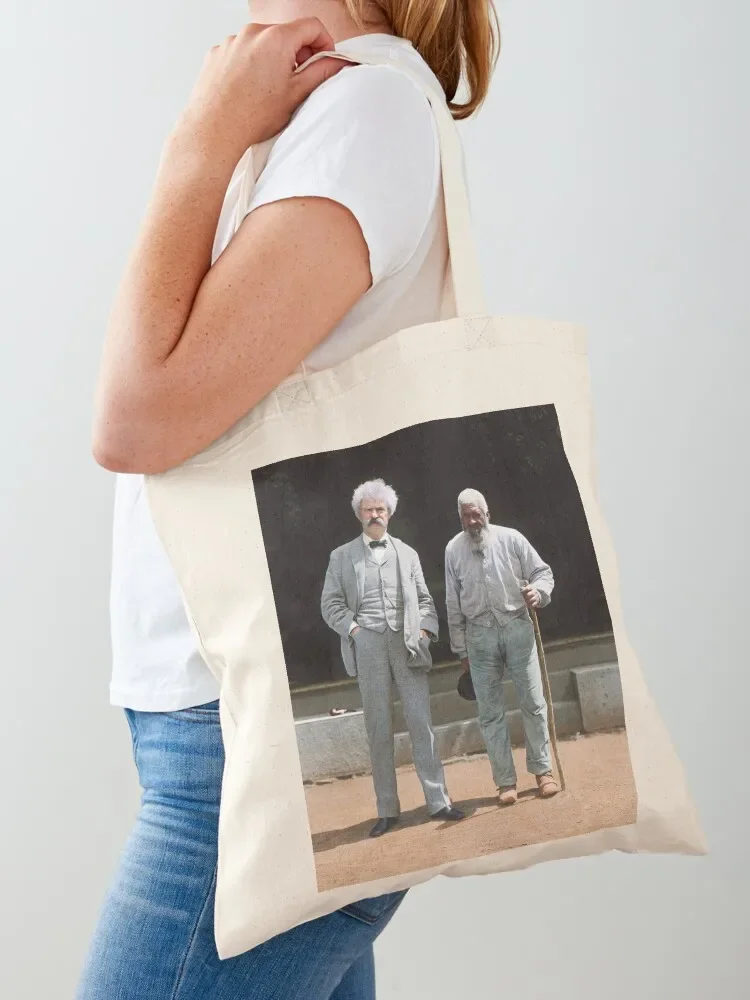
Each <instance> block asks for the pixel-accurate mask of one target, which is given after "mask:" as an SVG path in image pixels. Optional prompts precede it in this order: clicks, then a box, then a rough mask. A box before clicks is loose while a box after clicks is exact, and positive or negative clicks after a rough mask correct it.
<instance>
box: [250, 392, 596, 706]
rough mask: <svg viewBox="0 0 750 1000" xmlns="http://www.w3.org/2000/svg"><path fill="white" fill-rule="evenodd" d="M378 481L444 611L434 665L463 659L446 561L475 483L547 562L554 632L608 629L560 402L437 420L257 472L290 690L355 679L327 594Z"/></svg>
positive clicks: (549, 628) (549, 633)
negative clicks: (451, 627)
mask: <svg viewBox="0 0 750 1000" xmlns="http://www.w3.org/2000/svg"><path fill="white" fill-rule="evenodd" d="M384 405H386V404H385V403H384ZM378 478H380V479H384V480H385V481H386V483H388V484H389V485H391V486H393V488H394V489H395V491H396V493H397V494H398V497H399V502H398V507H397V510H396V513H395V515H394V516H393V519H392V521H391V523H390V525H389V531H390V532H391V533H392V534H393V535H395V536H396V537H397V538H400V539H401V540H402V541H404V542H406V543H407V544H409V545H411V546H412V547H413V548H415V549H416V550H417V552H418V553H419V557H420V560H421V563H422V568H423V570H424V575H425V579H426V581H427V585H428V587H429V589H430V592H431V594H432V597H433V599H434V601H435V604H436V606H437V611H438V615H439V618H440V639H439V642H438V643H437V644H435V645H434V646H433V647H432V651H433V660H434V662H435V663H436V664H439V663H445V662H448V661H452V660H455V656H454V655H453V654H452V653H451V650H450V644H449V642H448V626H447V623H446V620H445V580H444V569H443V558H444V553H445V546H446V544H447V543H448V541H449V540H450V539H451V538H452V537H453V536H454V535H455V534H457V532H458V531H460V530H461V525H460V522H459V519H458V510H457V506H456V501H457V497H458V494H459V493H460V492H461V490H462V489H465V488H466V487H473V488H474V489H477V490H480V491H481V492H482V493H483V494H484V496H485V498H486V500H487V504H488V506H489V509H490V515H491V519H492V521H493V523H495V524H502V525H505V526H507V527H511V528H516V529H518V531H520V532H521V533H522V534H524V535H525V536H526V537H527V538H528V540H529V541H530V542H531V544H532V545H533V546H534V548H535V549H536V550H537V552H538V553H539V555H540V556H541V557H542V559H544V560H545V561H546V562H548V563H549V564H550V566H551V568H552V572H553V574H554V576H555V590H554V593H553V595H552V603H551V604H550V605H549V606H548V607H546V608H544V609H543V610H542V611H541V612H540V615H539V618H540V625H541V627H542V629H543V632H544V636H545V638H546V639H550V640H552V639H569V638H573V637H578V636H587V635H593V634H597V633H602V632H609V631H610V630H611V628H612V626H611V621H610V617H609V611H608V609H607V602H606V599H605V596H604V590H603V587H602V581H601V577H600V575H599V568H598V566H597V562H596V556H595V554H594V549H593V545H592V542H591V536H590V534H589V529H588V525H587V523H586V518H585V516H584V511H583V505H582V503H581V499H580V495H579V493H578V487H577V486H576V483H575V480H574V478H573V473H572V471H571V469H570V465H569V464H568V460H567V457H566V455H565V451H564V449H563V444H562V438H561V436H560V428H559V424H558V421H557V415H556V413H555V408H554V406H552V405H549V406H532V407H523V408H520V409H515V410H499V411H496V412H493V413H483V414H479V415H476V416H468V417H458V418H451V419H448V420H436V421H432V422H430V423H425V424H419V425H416V426H413V427H408V428H406V429H404V430H400V431H396V432H395V433H393V434H388V435H386V436H385V437H382V438H379V439H378V440H377V441H372V442H370V443H369V444H365V445H359V446H357V447H355V448H345V449H343V450H341V451H332V452H322V453H320V454H317V455H306V456H303V457H301V458H294V459H289V460H287V461H284V462H277V463H274V464H273V465H267V466H265V467H264V468H262V469H257V470H255V472H254V473H253V483H254V486H255V492H256V497H257V504H258V510H259V514H260V521H261V527H262V531H263V540H264V544H265V548H266V556H267V559H268V565H269V568H270V573H271V583H272V587H273V592H274V599H275V602H276V613H277V616H278V621H279V626H280V630H281V637H282V643H283V647H284V656H285V659H286V666H287V672H288V676H289V682H290V684H291V685H292V687H299V686H303V685H308V684H316V683H324V682H326V681H333V680H339V679H341V678H343V677H345V676H346V674H345V671H344V667H343V664H342V662H341V655H340V640H339V637H338V636H337V635H336V634H335V633H334V632H333V631H332V630H331V629H329V628H328V626H327V625H326V624H325V623H324V621H323V619H322V618H321V615H320V595H321V591H322V588H323V579H324V577H325V572H326V568H327V566H328V558H329V555H330V553H331V551H332V550H333V549H335V548H336V547H337V546H339V545H342V544H343V543H344V542H348V541H351V539H353V538H355V537H356V536H357V535H358V534H361V530H362V529H361V525H360V524H359V522H358V521H357V520H356V518H355V516H354V513H353V511H352V508H351V496H352V493H353V492H354V490H355V489H356V487H357V486H358V485H359V484H360V483H361V482H364V481H365V480H367V479H378Z"/></svg>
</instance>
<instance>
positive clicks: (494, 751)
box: [466, 615, 552, 788]
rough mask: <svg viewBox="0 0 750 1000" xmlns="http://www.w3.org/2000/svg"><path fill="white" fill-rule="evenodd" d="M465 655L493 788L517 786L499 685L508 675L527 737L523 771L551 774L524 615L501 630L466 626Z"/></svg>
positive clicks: (530, 632) (540, 691)
mask: <svg viewBox="0 0 750 1000" xmlns="http://www.w3.org/2000/svg"><path fill="white" fill-rule="evenodd" d="M466 650H467V653H468V655H469V667H470V668H471V679H472V682H473V684H474V691H475V692H476V696H477V708H478V714H479V728H480V729H481V731H482V737H483V739H484V743H485V746H486V747H487V756H488V757H489V758H490V765H491V767H492V776H493V778H494V779H495V784H496V785H497V787H498V788H507V787H508V786H510V785H515V783H516V768H515V765H514V763H513V753H512V750H511V744H510V734H509V733H508V723H507V720H506V718H505V698H504V695H503V681H504V679H505V671H506V670H507V671H508V674H509V675H510V679H511V680H512V681H513V686H514V687H515V689H516V694H517V695H518V701H519V704H520V706H521V720H522V722H523V730H524V735H525V737H526V767H527V768H528V770H529V771H530V772H531V773H532V774H549V773H550V771H551V770H552V761H551V760H550V743H549V729H548V726H547V702H546V701H545V699H544V687H543V685H542V672H541V668H540V666H539V657H538V656H537V651H536V639H535V637H534V626H533V624H532V622H531V619H530V618H529V617H528V616H527V615H524V616H520V617H518V618H512V619H511V620H510V621H509V622H508V623H507V625H502V626H501V625H498V624H497V622H494V623H493V624H492V625H489V626H486V625H476V624H472V623H471V622H469V624H468V625H467V628H466Z"/></svg>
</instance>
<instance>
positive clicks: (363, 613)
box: [321, 479, 464, 837]
mask: <svg viewBox="0 0 750 1000" xmlns="http://www.w3.org/2000/svg"><path fill="white" fill-rule="evenodd" d="M397 503H398V497H397V496H396V493H395V491H394V489H393V488H392V487H391V486H387V485H386V483H384V482H383V480H382V479H375V480H371V481H369V482H366V483H362V484H361V485H360V486H358V487H357V489H356V490H355V491H354V496H353V497H352V509H353V511H354V514H355V516H356V517H357V519H358V520H359V521H360V522H361V524H362V532H361V533H360V534H359V535H357V537H356V538H355V539H353V541H351V542H347V543H346V545H342V546H340V547H339V548H337V549H335V550H334V551H333V552H332V553H331V558H330V561H329V564H328V571H327V573H326V579H325V584H324V586H323V595H322V597H321V612H322V615H323V619H324V621H325V622H326V624H327V625H328V626H329V627H330V628H332V629H333V630H334V631H335V632H337V633H338V634H339V635H340V636H341V655H342V659H343V661H344V666H345V668H346V671H347V673H348V674H349V675H350V676H351V677H356V678H357V683H358V684H359V690H360V693H361V695H362V708H363V711H364V721H365V730H366V732H367V740H368V745H369V750H370V760H371V762H372V780H373V784H374V786H375V796H376V798H377V806H378V821H377V822H376V824H375V826H374V827H373V828H372V830H371V831H370V836H371V837H380V836H382V835H383V834H384V833H387V832H388V831H389V830H390V829H391V828H392V827H394V826H395V825H396V824H397V823H398V820H399V816H400V812H401V807H400V803H399V797H398V786H397V782H396V762H395V747H394V734H393V685H394V684H395V686H396V688H397V689H398V692H399V695H400V697H401V705H402V708H403V712H404V719H405V720H406V726H407V729H408V730H409V735H410V736H411V743H412V750H413V754H414V767H415V769H416V772H417V775H418V777H419V780H420V781H421V783H422V789H423V792H424V796H425V800H426V802H427V808H428V811H429V813H430V815H431V816H432V817H433V818H435V819H441V820H460V819H463V818H464V813H463V812H461V810H459V809H456V808H454V807H453V805H452V804H451V801H450V798H449V797H448V792H447V790H446V787H445V775H444V773H443V765H442V762H441V760H440V755H439V754H438V750H437V741H436V739H435V734H434V732H433V729H432V716H431V712H430V685H429V681H428V679H427V669H428V668H429V667H430V666H431V665H432V657H431V655H430V643H431V642H433V641H435V640H436V639H437V635H438V619H437V612H436V611H435V603H434V601H433V600H432V597H431V596H430V592H429V590H428V589H427V585H426V583H425V580H424V575H423V573H422V566H421V564H420V561H419V556H418V555H417V553H416V552H415V551H414V549H412V548H411V547H410V546H409V545H406V544H405V543H404V542H402V541H400V540H399V539H398V538H394V537H393V535H391V534H389V533H388V524H389V521H390V519H391V517H392V516H393V514H394V513H395V511H396V505H397Z"/></svg>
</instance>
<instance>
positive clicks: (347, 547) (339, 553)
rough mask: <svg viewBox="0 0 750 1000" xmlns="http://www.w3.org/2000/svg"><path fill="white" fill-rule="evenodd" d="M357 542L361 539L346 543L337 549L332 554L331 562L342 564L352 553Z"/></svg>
mask: <svg viewBox="0 0 750 1000" xmlns="http://www.w3.org/2000/svg"><path fill="white" fill-rule="evenodd" d="M357 542H359V538H353V539H352V540H351V541H350V542H344V544H343V545H339V546H338V548H335V549H334V550H333V552H332V553H331V562H340V561H341V560H342V559H343V558H344V556H345V555H347V554H348V553H350V552H351V551H352V549H353V548H354V546H355V545H356V544H357Z"/></svg>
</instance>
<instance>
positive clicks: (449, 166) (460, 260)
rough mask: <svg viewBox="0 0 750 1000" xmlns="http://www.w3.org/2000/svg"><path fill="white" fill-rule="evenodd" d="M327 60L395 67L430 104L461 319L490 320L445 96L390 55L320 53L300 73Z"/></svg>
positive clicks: (460, 159) (457, 145)
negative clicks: (438, 148)
mask: <svg viewBox="0 0 750 1000" xmlns="http://www.w3.org/2000/svg"><path fill="white" fill-rule="evenodd" d="M327 58H328V59H330V58H336V59H343V60H344V61H345V62H350V63H354V64H355V65H356V64H358V63H361V64H365V65H369V66H392V67H393V68H394V69H397V70H398V71H399V73H403V74H404V75H405V76H407V77H409V79H410V80H411V81H412V83H414V84H415V85H416V86H417V87H418V88H419V90H421V91H422V93H423V94H424V95H425V97H426V98H427V100H428V101H429V103H430V107H431V108H432V112H433V114H434V116H435V122H436V124H437V130H438V139H439V142H440V161H441V167H442V174H443V198H444V200H445V222H446V227H447V229H448V250H449V253H450V269H451V280H452V284H453V293H454V296H455V300H456V312H457V314H458V315H459V316H461V317H470V316H486V315H487V307H486V304H485V299H484V294H483V291H482V277H481V272H480V270H479V261H478V258H477V252H476V247H475V244H474V238H473V235H472V228H471V212H470V209H469V195H468V191H467V189H466V182H465V180H464V169H463V153H462V148H461V139H460V137H459V134H458V129H457V128H456V123H455V122H454V120H453V116H452V115H451V113H450V109H449V108H448V105H447V103H446V100H445V94H444V93H443V92H442V91H441V90H438V89H436V88H433V87H430V86H429V84H428V83H426V82H425V81H424V80H423V79H422V78H421V77H420V76H419V75H418V74H417V73H414V72H412V71H411V70H410V69H408V68H404V66H402V65H401V63H400V62H397V61H396V60H395V59H389V58H388V57H387V56H386V55H377V56H375V55H370V54H367V55H365V54H362V55H359V54H358V55H357V56H356V57H354V56H350V55H345V54H344V53H343V52H319V53H318V54H317V55H314V56H312V57H311V58H310V59H308V60H307V62H305V63H303V64H302V65H301V66H299V67H298V69H297V72H298V73H299V72H301V71H302V70H303V69H305V68H306V67H307V66H309V65H310V64H311V63H313V62H315V61H316V60H317V59H327Z"/></svg>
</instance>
